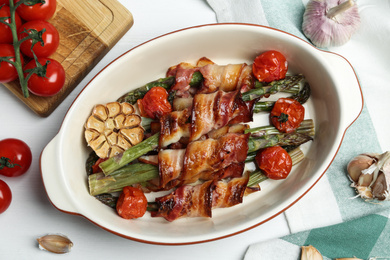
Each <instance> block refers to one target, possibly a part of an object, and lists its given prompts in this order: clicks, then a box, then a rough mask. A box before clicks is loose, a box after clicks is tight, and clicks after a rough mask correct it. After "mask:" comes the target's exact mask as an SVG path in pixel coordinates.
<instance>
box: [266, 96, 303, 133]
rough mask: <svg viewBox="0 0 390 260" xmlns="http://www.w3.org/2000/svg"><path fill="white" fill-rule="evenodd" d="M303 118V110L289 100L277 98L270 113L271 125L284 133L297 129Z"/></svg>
mask: <svg viewBox="0 0 390 260" xmlns="http://www.w3.org/2000/svg"><path fill="white" fill-rule="evenodd" d="M304 118H305V108H304V107H303V106H302V104H301V103H299V102H298V101H296V100H294V99H291V98H279V99H278V100H277V101H276V102H275V105H274V107H273V108H272V110H271V113H270V120H271V123H272V124H273V125H274V126H275V127H276V128H277V129H278V130H279V131H280V132H284V133H291V132H294V131H295V129H297V128H298V127H299V126H300V124H301V123H302V121H303V119H304Z"/></svg>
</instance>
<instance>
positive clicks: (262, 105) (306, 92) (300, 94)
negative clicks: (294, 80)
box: [253, 82, 311, 113]
mask: <svg viewBox="0 0 390 260" xmlns="http://www.w3.org/2000/svg"><path fill="white" fill-rule="evenodd" d="M289 90H290V93H293V92H295V91H297V88H294V87H293V88H290V89H289ZM310 94H311V90H310V85H309V83H307V82H305V84H304V85H303V87H302V89H301V90H299V91H297V92H296V93H293V95H291V96H290V98H292V99H295V100H297V101H298V102H299V103H301V104H304V103H306V101H307V100H308V99H309V97H310ZM274 104H275V101H259V102H256V103H255V105H254V107H253V113H259V112H261V111H264V112H266V111H271V110H272V108H273V107H274Z"/></svg>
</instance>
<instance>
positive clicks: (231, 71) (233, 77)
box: [197, 63, 252, 93]
mask: <svg viewBox="0 0 390 260" xmlns="http://www.w3.org/2000/svg"><path fill="white" fill-rule="evenodd" d="M248 69H249V70H248ZM199 71H200V73H202V75H203V78H204V81H203V84H202V86H201V88H200V89H199V91H198V92H197V93H213V92H215V91H217V90H222V91H225V92H230V91H234V90H236V89H241V87H242V86H243V85H244V84H248V83H249V84H250V83H251V82H252V74H251V72H252V69H251V66H249V65H247V64H245V63H242V64H228V65H217V64H209V65H206V66H204V67H202V68H200V69H199ZM248 71H249V72H250V73H248Z"/></svg>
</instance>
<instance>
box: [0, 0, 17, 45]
mask: <svg viewBox="0 0 390 260" xmlns="http://www.w3.org/2000/svg"><path fill="white" fill-rule="evenodd" d="M7 2H8V1H7ZM1 5H2V4H1V3H0V6H1ZM3 17H11V13H10V9H9V7H8V6H6V5H5V6H3V7H1V8H0V18H3ZM4 22H6V23H11V19H10V18H8V19H6V20H4ZM15 24H16V28H17V29H19V27H20V26H21V25H22V20H21V19H20V17H19V15H18V14H15ZM13 42H14V41H13V38H12V31H11V28H10V27H9V26H8V25H6V24H3V23H0V43H10V44H13Z"/></svg>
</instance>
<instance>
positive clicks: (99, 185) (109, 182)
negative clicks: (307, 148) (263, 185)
mask: <svg viewBox="0 0 390 260" xmlns="http://www.w3.org/2000/svg"><path fill="white" fill-rule="evenodd" d="M251 141H253V140H249V142H251ZM267 145H271V143H269V144H267ZM267 145H266V146H264V147H261V148H265V147H268V146H267ZM259 149H260V148H259ZM251 152H255V151H249V153H248V158H251V155H250V153H251ZM289 154H290V156H291V159H292V162H293V165H295V164H297V163H299V162H300V161H301V160H303V158H304V154H303V153H302V151H301V150H300V149H299V148H297V149H295V150H293V151H290V152H289ZM252 160H253V157H252ZM252 175H253V177H252ZM252 175H251V177H250V179H249V182H250V183H251V185H248V187H250V186H253V185H254V184H257V183H259V182H260V181H259V179H261V180H264V178H265V179H266V178H267V177H265V176H262V175H263V174H262V173H261V172H257V171H256V172H254V173H253V174H252ZM158 177H159V171H158V167H157V166H154V165H151V164H145V163H135V164H131V165H128V166H125V167H122V168H121V169H119V170H116V171H114V172H113V173H112V174H111V175H109V176H106V175H104V174H103V173H101V172H100V173H94V174H91V175H89V176H88V183H89V192H90V194H91V195H92V196H97V195H101V194H107V193H112V192H117V191H121V190H122V189H123V187H126V186H129V185H133V184H137V183H143V182H147V181H150V180H152V179H155V178H158ZM99 199H100V200H102V201H105V203H107V204H108V203H112V198H111V196H102V197H101V198H99Z"/></svg>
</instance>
